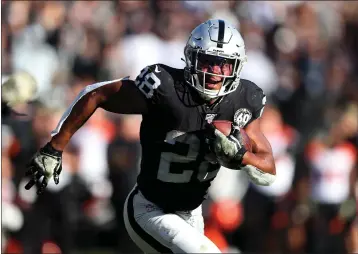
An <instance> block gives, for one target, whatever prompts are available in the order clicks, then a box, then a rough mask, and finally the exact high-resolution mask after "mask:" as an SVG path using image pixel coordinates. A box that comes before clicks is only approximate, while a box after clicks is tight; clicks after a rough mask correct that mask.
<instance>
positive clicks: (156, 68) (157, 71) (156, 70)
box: [154, 65, 161, 73]
mask: <svg viewBox="0 0 358 254" xmlns="http://www.w3.org/2000/svg"><path fill="white" fill-rule="evenodd" d="M154 71H155V72H156V73H159V72H161V71H160V70H159V69H158V65H156V66H155V70H154Z"/></svg>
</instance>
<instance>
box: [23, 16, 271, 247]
mask: <svg viewBox="0 0 358 254" xmlns="http://www.w3.org/2000/svg"><path fill="white" fill-rule="evenodd" d="M184 54H185V62H186V67H185V68H184V69H175V68H171V67H169V66H166V65H162V64H155V65H151V66H147V67H146V68H144V69H143V70H142V72H141V73H140V74H139V75H138V77H137V78H136V79H135V81H132V80H130V79H128V78H124V79H119V80H113V81H108V82H102V83H97V84H94V85H91V86H88V87H86V88H85V89H84V90H83V91H82V92H81V93H80V94H79V95H78V97H77V98H76V100H75V101H74V102H73V103H72V105H71V106H70V108H69V109H68V110H67V111H66V112H65V114H64V116H63V117H62V119H61V120H60V122H59V124H58V126H57V128H56V130H55V131H54V132H53V137H52V139H51V140H50V141H49V143H48V144H47V145H46V146H45V147H43V148H42V149H41V150H40V151H39V152H38V153H37V154H36V155H35V156H34V158H33V159H32V161H31V162H30V166H29V169H28V172H27V175H28V176H31V177H32V179H31V181H30V182H29V183H28V184H27V186H26V188H27V189H29V188H31V187H32V186H34V185H36V186H37V188H38V193H41V192H42V191H43V189H44V188H45V187H46V186H47V182H48V180H49V179H50V178H51V177H54V180H55V182H56V183H58V181H59V173H60V172H61V160H62V157H61V156H62V151H63V149H64V147H65V146H66V144H67V143H68V141H69V140H70V138H71V137H72V135H73V134H74V133H75V132H76V131H77V130H78V129H79V128H80V127H81V126H82V125H83V124H84V123H85V122H86V121H87V119H88V118H89V117H90V116H91V115H92V114H93V112H95V110H96V109H97V108H103V109H105V110H108V111H111V112H115V113H120V114H142V116H143V121H142V124H141V131H140V138H141V145H142V161H141V171H140V174H139V176H138V180H137V184H136V186H135V187H134V188H133V190H132V191H131V193H130V194H129V195H128V198H127V201H126V203H125V209H124V210H125V212H124V220H125V225H126V228H127V231H128V233H129V235H130V236H131V238H132V239H133V241H134V242H135V243H136V244H137V245H138V246H139V247H140V248H141V249H142V250H143V252H147V253H171V252H174V253H205V252H207V253H209V252H210V253H218V252H220V250H219V249H218V248H217V247H216V246H215V244H214V243H213V242H211V241H210V240H209V239H208V238H207V237H206V236H205V235H204V222H203V217H202V213H201V204H202V202H203V201H204V200H205V198H206V195H207V191H208V188H209V187H210V183H211V181H212V180H213V179H214V178H215V176H216V175H217V173H218V171H219V169H220V167H221V166H222V165H230V168H232V169H234V170H235V169H236V170H240V169H242V168H243V165H251V166H250V167H249V170H247V171H246V172H247V173H248V175H249V176H250V177H251V178H252V179H253V181H255V183H257V184H263V185H267V184H270V183H272V182H273V181H274V179H275V174H276V172H275V164H274V160H273V156H272V151H271V147H270V144H269V143H268V141H267V140H266V138H265V137H264V135H263V134H262V132H261V130H260V124H259V118H260V116H261V114H262V112H263V109H264V106H265V101H266V97H265V95H264V93H263V91H262V90H261V89H260V88H259V87H258V86H256V85H255V84H254V83H252V82H250V81H248V80H244V79H240V72H241V69H242V67H243V66H244V63H245V61H246V54H245V45H244V41H243V39H242V37H241V35H240V33H239V32H238V31H237V30H236V29H235V28H234V27H233V26H232V25H230V24H228V23H227V22H225V21H224V20H208V21H207V22H205V23H202V24H200V25H199V26H198V27H197V28H195V29H194V31H193V32H192V33H191V35H190V37H189V39H188V42H187V45H186V47H185V49H184ZM213 120H227V121H231V122H233V123H234V126H233V127H234V128H233V131H232V132H231V134H230V135H228V136H225V135H224V134H223V133H221V132H220V131H218V130H217V129H215V127H213V125H212V124H211V122H212V121H213ZM240 128H245V130H246V133H247V134H248V135H249V136H250V138H251V140H252V141H253V142H254V143H255V149H254V150H253V151H248V150H247V149H246V148H245V146H244V144H243V138H242V137H241V134H240V131H238V130H239V129H240ZM94 156H95V155H94ZM118 156H121V154H118ZM246 168H247V167H246ZM43 176H44V177H43ZM223 187H224V186H223Z"/></svg>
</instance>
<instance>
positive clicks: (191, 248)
mask: <svg viewBox="0 0 358 254" xmlns="http://www.w3.org/2000/svg"><path fill="white" fill-rule="evenodd" d="M124 219H125V223H126V228H127V230H128V233H129V235H130V236H131V238H132V240H133V241H134V242H135V243H136V244H137V245H138V247H139V248H141V249H142V251H144V252H150V253H154V252H155V253H170V252H174V253H183V252H184V253H193V252H196V253H205V252H210V253H218V252H220V251H219V249H218V248H217V247H216V246H215V244H213V243H212V242H211V241H210V240H209V239H208V238H207V237H205V235H204V234H202V233H200V232H199V231H198V230H197V229H195V228H194V227H192V226H191V225H189V224H188V223H187V222H186V221H185V220H183V219H182V218H181V217H179V216H178V215H176V214H165V213H163V211H162V210H161V209H160V208H158V207H157V206H156V205H155V204H153V203H151V202H150V201H148V200H146V199H145V198H144V197H143V196H142V195H141V193H138V190H134V191H132V193H131V194H130V195H129V196H128V199H127V201H126V204H125V212H124Z"/></svg>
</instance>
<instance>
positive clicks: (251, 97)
mask: <svg viewBox="0 0 358 254" xmlns="http://www.w3.org/2000/svg"><path fill="white" fill-rule="evenodd" d="M237 96H239V98H236V97H237ZM265 104H266V95H265V94H264V92H263V91H262V89H261V88H260V87H258V86H257V85H256V84H255V83H253V82H251V81H249V80H246V79H242V80H240V86H239V88H238V89H237V93H236V95H235V105H236V106H235V107H236V109H235V115H234V121H239V122H241V123H240V124H239V125H242V126H246V125H247V124H249V123H250V122H252V121H254V120H255V119H257V118H260V117H261V115H262V113H263V110H264V107H265Z"/></svg>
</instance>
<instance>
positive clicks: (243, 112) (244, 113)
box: [234, 108, 252, 128]
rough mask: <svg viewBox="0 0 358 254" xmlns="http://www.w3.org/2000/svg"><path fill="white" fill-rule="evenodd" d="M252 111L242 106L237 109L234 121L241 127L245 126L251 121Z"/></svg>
mask: <svg viewBox="0 0 358 254" xmlns="http://www.w3.org/2000/svg"><path fill="white" fill-rule="evenodd" d="M251 117H252V113H251V111H250V110H248V109H246V108H240V109H238V110H237V111H236V113H235V115H234V122H235V123H236V124H237V125H238V126H239V127H240V128H243V127H245V125H246V124H247V123H248V122H249V121H250V119H251Z"/></svg>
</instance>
